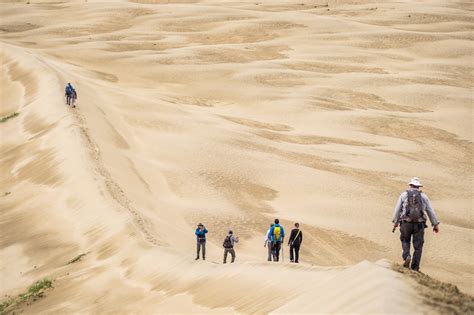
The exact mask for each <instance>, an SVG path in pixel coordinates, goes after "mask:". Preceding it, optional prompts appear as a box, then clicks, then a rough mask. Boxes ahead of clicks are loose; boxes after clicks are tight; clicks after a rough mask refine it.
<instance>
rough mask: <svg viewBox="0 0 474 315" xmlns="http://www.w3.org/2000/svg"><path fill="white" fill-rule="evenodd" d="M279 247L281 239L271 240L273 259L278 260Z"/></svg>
mask: <svg viewBox="0 0 474 315" xmlns="http://www.w3.org/2000/svg"><path fill="white" fill-rule="evenodd" d="M280 249H281V241H279V242H273V245H272V251H273V261H278V260H279V259H280Z"/></svg>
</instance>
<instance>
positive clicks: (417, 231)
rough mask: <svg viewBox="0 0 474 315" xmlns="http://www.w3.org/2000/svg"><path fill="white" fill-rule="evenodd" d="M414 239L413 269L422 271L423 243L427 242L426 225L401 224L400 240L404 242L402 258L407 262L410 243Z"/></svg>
mask: <svg viewBox="0 0 474 315" xmlns="http://www.w3.org/2000/svg"><path fill="white" fill-rule="evenodd" d="M412 239H413V248H414V249H415V251H414V252H413V257H412V260H411V269H413V270H416V271H418V270H419V269H420V261H421V254H422V253H423V243H424V242H425V223H424V222H422V223H411V222H401V223H400V240H401V241H402V250H403V253H402V258H403V260H405V259H406V258H407V257H408V255H410V243H411V241H412Z"/></svg>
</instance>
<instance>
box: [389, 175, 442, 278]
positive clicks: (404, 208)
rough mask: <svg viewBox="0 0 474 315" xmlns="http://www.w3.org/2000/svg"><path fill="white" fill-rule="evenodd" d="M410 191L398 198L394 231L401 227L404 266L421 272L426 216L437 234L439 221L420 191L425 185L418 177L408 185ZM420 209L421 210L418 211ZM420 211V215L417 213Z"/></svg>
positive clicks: (393, 220) (394, 217) (394, 213)
mask: <svg viewBox="0 0 474 315" xmlns="http://www.w3.org/2000/svg"><path fill="white" fill-rule="evenodd" d="M408 186H409V189H408V190H407V191H405V192H403V193H402V194H401V195H400V197H399V198H398V202H397V205H396V206H395V209H394V212H393V219H392V223H393V231H395V229H396V228H397V227H398V226H399V225H400V240H401V243H402V259H403V261H404V263H403V266H404V267H406V268H409V267H410V261H411V269H412V270H415V271H419V270H420V261H421V254H422V252H423V243H424V241H425V240H424V238H425V234H424V233H425V231H424V230H425V228H426V227H427V225H426V215H425V213H426V214H427V215H428V218H429V220H430V222H431V225H432V226H433V231H434V232H435V233H438V232H439V226H438V225H439V221H438V218H437V217H436V213H435V211H434V209H433V206H432V205H431V202H430V200H429V198H428V196H427V195H426V194H425V193H424V192H422V191H421V190H420V187H423V185H422V184H421V182H420V179H419V178H418V177H413V178H412V179H411V180H410V182H409V183H408ZM418 209H419V210H418ZM417 211H419V215H417V214H416V212H417ZM412 239H413V248H414V253H413V259H412V257H411V255H410V243H411V240H412Z"/></svg>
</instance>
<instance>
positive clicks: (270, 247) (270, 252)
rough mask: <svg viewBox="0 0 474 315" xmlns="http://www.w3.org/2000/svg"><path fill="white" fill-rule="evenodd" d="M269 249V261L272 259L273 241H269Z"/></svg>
mask: <svg viewBox="0 0 474 315" xmlns="http://www.w3.org/2000/svg"><path fill="white" fill-rule="evenodd" d="M267 250H268V261H272V242H271V241H268V242H267Z"/></svg>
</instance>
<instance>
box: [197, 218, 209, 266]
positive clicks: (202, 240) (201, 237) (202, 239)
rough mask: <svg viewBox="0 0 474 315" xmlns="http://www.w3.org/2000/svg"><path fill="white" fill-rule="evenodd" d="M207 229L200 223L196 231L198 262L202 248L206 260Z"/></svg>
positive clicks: (203, 257)
mask: <svg viewBox="0 0 474 315" xmlns="http://www.w3.org/2000/svg"><path fill="white" fill-rule="evenodd" d="M207 232H208V231H207V229H206V227H205V226H204V224H202V223H199V224H198V226H197V229H196V232H194V234H196V241H197V256H196V260H198V259H199V252H200V251H201V248H202V260H206V233H207Z"/></svg>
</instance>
